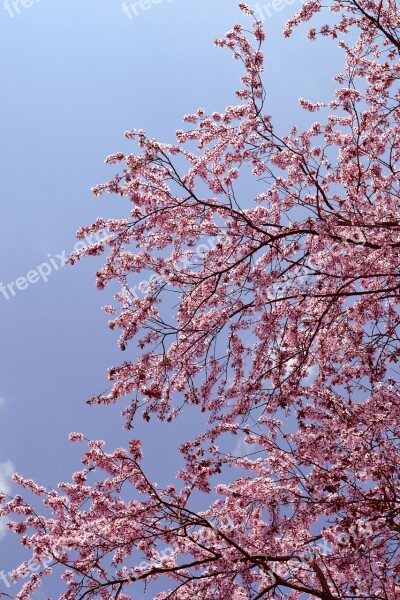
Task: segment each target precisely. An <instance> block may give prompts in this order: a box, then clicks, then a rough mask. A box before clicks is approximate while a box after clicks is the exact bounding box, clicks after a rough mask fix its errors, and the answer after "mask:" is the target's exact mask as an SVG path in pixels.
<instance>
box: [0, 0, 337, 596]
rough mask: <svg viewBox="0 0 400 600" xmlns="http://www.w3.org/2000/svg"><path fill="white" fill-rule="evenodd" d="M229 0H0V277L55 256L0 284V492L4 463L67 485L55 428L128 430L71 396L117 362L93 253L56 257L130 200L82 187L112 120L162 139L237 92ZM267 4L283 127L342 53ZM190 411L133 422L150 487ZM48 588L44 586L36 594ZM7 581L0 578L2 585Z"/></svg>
mask: <svg viewBox="0 0 400 600" xmlns="http://www.w3.org/2000/svg"><path fill="white" fill-rule="evenodd" d="M129 4H132V5H133V4H134V3H129V2H128V5H129ZM237 4H238V3H237V2H236V0H201V1H199V0H172V1H171V2H169V0H159V2H158V3H156V2H155V1H154V0H142V6H146V7H147V9H146V10H144V9H141V8H140V6H141V5H139V4H138V3H136V4H135V9H133V8H129V6H128V10H125V12H124V11H123V5H122V2H121V1H120V0H79V1H78V0H53V2H50V0H19V2H18V3H15V4H14V5H13V4H12V3H11V4H8V5H6V4H3V0H0V33H1V35H0V45H1V52H0V68H1V73H2V84H3V85H2V94H1V97H0V109H1V110H0V115H1V117H0V127H1V147H0V152H1V160H0V165H1V166H0V169H1V175H2V176H1V179H0V186H1V191H0V195H1V196H0V197H1V202H0V228H1V235H0V257H1V258H0V282H2V283H3V284H4V285H5V286H6V285H7V284H8V283H10V282H14V284H15V282H16V281H17V279H18V278H20V277H22V278H25V279H26V275H27V274H28V273H29V272H30V271H32V270H37V267H38V266H40V265H42V264H43V263H44V262H47V263H49V262H51V260H53V261H55V262H53V263H52V264H53V265H57V266H58V267H59V268H58V269H56V267H55V266H54V267H52V270H51V272H50V273H49V274H48V275H46V272H45V271H46V268H45V267H42V272H43V271H44V276H43V277H42V278H40V280H38V281H36V282H32V283H29V282H28V283H29V285H26V286H25V289H20V290H17V289H16V284H15V285H14V288H13V289H14V291H15V296H13V295H12V293H11V292H10V289H9V288H7V287H6V288H5V289H6V290H7V289H8V292H7V294H8V299H7V298H6V295H5V294H4V293H0V331H1V352H0V488H3V489H8V490H9V491H10V492H16V488H15V486H12V485H11V484H10V482H9V476H10V473H11V470H12V469H13V468H15V470H17V471H18V472H20V473H21V474H23V475H25V476H29V477H32V478H33V479H35V480H36V481H37V482H38V483H40V484H43V485H47V486H52V487H55V486H56V484H57V482H59V481H68V480H69V479H70V474H71V472H72V471H74V470H77V469H79V465H80V454H81V451H80V447H79V445H72V444H71V443H70V442H68V440H67V437H68V434H69V432H70V431H82V432H84V433H85V434H86V435H87V436H88V437H93V438H95V439H96V438H97V439H106V440H107V443H108V444H109V447H110V448H113V447H117V446H120V445H123V444H124V440H126V439H127V437H129V436H128V435H127V434H126V433H124V432H123V431H122V420H121V418H120V417H119V412H120V410H121V408H122V406H117V407H115V408H102V407H88V406H87V405H86V404H85V400H86V399H87V398H89V397H90V396H91V395H93V394H94V393H96V392H99V391H101V390H102V389H103V388H104V387H106V384H107V379H106V371H107V368H108V367H109V366H111V365H113V364H118V363H119V362H120V361H121V360H122V357H121V355H120V352H119V351H118V348H117V345H116V336H115V334H114V333H113V332H111V331H110V330H109V329H108V328H107V326H106V325H107V316H106V315H105V314H104V313H103V312H102V311H101V310H100V307H101V306H103V305H104V304H106V303H107V298H106V296H105V295H104V294H101V293H100V292H98V291H97V290H96V288H95V278H94V274H95V271H96V268H97V267H98V265H99V264H100V263H99V261H98V260H97V259H87V260H85V261H84V262H83V263H82V264H78V265H77V266H75V267H73V268H72V267H69V266H64V267H62V268H61V266H60V264H61V263H62V256H63V253H69V251H70V250H72V248H73V246H74V243H75V241H76V240H75V237H74V234H75V231H76V229H77V228H78V227H79V226H81V225H84V224H89V223H90V222H91V221H92V220H94V219H95V218H96V217H97V216H118V215H125V214H127V212H128V204H127V203H126V204H122V203H121V200H116V199H114V198H112V197H110V196H105V197H103V198H100V199H99V198H97V199H95V198H93V197H92V196H91V194H90V188H91V187H92V186H93V185H95V184H96V183H100V182H103V181H105V180H107V179H108V178H109V177H110V176H111V174H112V171H111V170H110V167H106V166H105V165H104V164H103V161H104V158H105V157H106V156H107V155H108V154H112V153H114V152H116V151H120V150H122V151H130V145H129V142H128V141H126V140H124V138H123V132H124V131H125V130H127V129H130V128H132V127H137V128H140V127H142V128H144V129H146V130H147V131H148V132H149V133H150V134H151V135H152V136H154V137H156V138H158V139H161V140H164V141H172V140H173V136H174V132H175V131H176V129H179V128H181V127H182V122H181V117H182V116H183V115H184V114H186V113H189V112H193V111H194V110H195V109H197V108H198V107H199V106H204V107H205V108H206V109H207V110H209V111H213V110H223V109H224V108H225V106H227V105H228V104H233V103H236V102H237V100H236V99H235V96H234V94H233V92H234V90H235V89H236V87H238V78H239V76H240V74H241V71H240V68H239V64H238V62H236V61H233V60H232V58H231V55H230V54H229V52H228V51H226V50H221V49H217V48H215V47H214V45H213V41H214V39H215V37H221V36H222V35H223V34H224V33H225V31H227V30H228V29H230V28H231V26H232V25H233V24H234V23H235V22H237V21H238V20H240V21H243V19H244V18H243V15H242V14H241V13H240V11H239V10H238V8H237ZM255 4H256V3H253V4H252V5H253V6H255ZM260 4H261V5H264V4H267V2H265V1H264V2H261V3H260ZM24 6H25V7H24ZM279 6H281V9H280V10H274V9H273V8H272V7H270V9H269V11H265V12H264V15H265V16H266V19H265V23H264V25H265V28H266V33H267V42H266V44H265V48H264V52H265V55H266V74H265V82H266V88H267V94H268V101H267V107H266V112H267V113H268V114H272V115H274V119H275V123H277V124H278V127H279V128H280V129H281V130H288V129H290V127H291V124H292V123H295V122H298V120H299V119H300V120H301V119H304V116H302V115H301V111H300V109H299V108H298V105H297V99H298V98H299V97H306V98H310V99H312V100H320V99H326V98H329V91H330V88H331V85H332V84H331V81H330V78H331V76H332V75H333V74H334V73H335V64H336V63H337V64H338V65H340V58H341V57H340V54H339V55H338V54H335V53H334V52H333V50H334V47H333V44H327V43H325V44H323V45H322V44H320V43H319V44H318V46H316V45H315V43H311V42H308V41H307V40H306V38H305V29H304V28H302V29H301V30H299V31H298V32H296V34H295V36H294V37H293V38H291V39H289V40H285V39H284V38H283V35H282V28H283V25H284V23H285V21H286V20H287V19H288V18H289V17H290V16H291V15H292V14H293V12H295V11H296V10H297V9H298V8H299V7H300V3H299V2H298V0H296V1H295V2H294V3H293V4H292V5H288V4H284V3H283V2H282V4H281V5H279ZM135 10H136V13H137V14H136V15H135ZM127 12H128V14H127ZM268 12H269V13H270V16H268ZM129 17H130V18H129ZM338 57H339V61H338ZM57 255H58V258H57ZM100 262H101V261H100ZM45 277H47V279H48V281H47V282H45V281H44V278H45ZM31 279H32V281H33V280H34V279H35V278H34V276H32V275H31ZM24 285H25V284H23V283H22V281H20V287H21V288H23V287H24ZM132 351H133V350H131V352H132ZM131 356H132V354H131ZM124 358H125V357H124ZM196 414H197V413H196ZM196 414H195V413H194V412H193V413H190V412H189V413H188V414H187V415H186V417H185V418H184V420H183V421H182V420H181V421H179V422H177V423H176V424H174V425H172V426H171V425H170V426H167V425H163V424H157V423H151V424H150V426H148V425H145V424H142V423H140V424H139V425H138V433H139V435H140V436H141V437H143V439H144V447H145V453H146V464H147V466H148V468H149V471H150V474H151V476H152V477H153V478H154V479H158V480H159V481H160V483H166V482H167V481H168V480H169V479H170V478H171V477H173V475H174V473H175V471H176V461H175V459H174V449H175V448H176V446H177V442H176V440H177V439H178V438H179V437H180V438H181V439H182V438H187V439H188V438H190V437H191V436H192V435H193V433H194V432H197V431H198V430H199V427H200V422H199V421H198V417H196ZM174 461H175V462H174ZM13 466H14V467H13ZM0 535H1V528H0ZM22 557H23V558H29V556H27V555H26V554H23V553H22V550H21V549H20V548H19V540H18V539H17V538H14V536H13V535H12V534H7V535H5V536H4V537H2V539H1V540H0V571H1V570H2V569H3V570H4V571H6V572H7V571H9V570H11V569H13V568H15V567H16V566H17V565H18V564H19V562H20V560H21V558H22ZM51 586H52V584H50V583H49V585H47V586H46V588H45V590H44V591H45V592H46V594H48V595H50V596H51V595H52V587H51ZM17 587H18V586H13V587H12V588H10V589H8V590H5V588H4V586H2V584H1V582H0V591H2V589H3V591H7V592H8V593H10V594H12V595H14V594H15V593H16V592H17V589H16V588H17ZM14 588H15V589H14ZM39 596H40V594H39V595H38V597H39Z"/></svg>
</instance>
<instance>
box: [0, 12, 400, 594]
mask: <svg viewBox="0 0 400 600" xmlns="http://www.w3.org/2000/svg"><path fill="white" fill-rule="evenodd" d="M240 8H241V9H242V11H243V12H244V13H246V15H248V17H249V20H251V21H252V25H253V29H252V31H250V32H249V31H245V30H244V29H243V27H242V26H241V25H239V24H238V25H235V26H234V28H233V29H232V30H231V31H229V32H228V33H227V34H226V36H225V37H224V38H223V39H221V40H217V41H216V44H217V45H218V46H221V47H227V48H228V49H229V50H231V51H232V52H233V56H234V57H235V58H236V59H238V60H240V61H241V62H242V63H243V68H244V75H243V77H242V79H241V82H242V89H240V90H239V91H238V92H237V95H238V97H239V99H240V104H239V105H237V106H229V107H228V108H227V109H226V110H225V112H224V113H213V114H212V115H208V114H206V113H205V111H204V110H203V109H199V110H198V112H197V113H196V114H190V115H186V116H185V117H184V121H185V122H186V123H187V124H189V125H188V126H187V128H186V130H185V131H183V130H181V131H178V132H177V143H176V144H162V143H159V142H157V141H156V140H154V139H148V138H147V137H146V134H145V133H144V132H143V131H141V130H140V131H137V132H136V131H135V130H132V131H129V132H127V133H126V136H127V137H128V138H129V139H131V140H133V141H135V142H137V143H138V147H139V148H138V152H137V153H136V154H132V155H128V156H125V155H124V154H122V153H117V154H114V155H112V156H109V157H108V159H107V162H108V163H110V164H119V163H125V166H124V167H123V169H122V172H121V173H120V174H118V175H116V176H115V177H114V178H113V179H112V180H111V181H110V182H108V183H107V184H103V185H99V186H97V187H96V188H94V190H93V191H94V194H95V195H99V194H102V193H104V192H110V193H113V194H119V195H120V196H122V197H126V198H129V200H130V202H131V213H130V215H129V216H127V218H126V219H115V220H107V221H105V220H102V219H98V220H97V221H96V222H95V223H94V224H93V225H92V226H90V227H83V228H82V229H81V230H80V231H79V232H78V237H81V238H83V237H84V236H85V235H86V234H88V233H95V232H96V233H101V234H102V235H104V236H105V241H104V242H98V243H96V244H93V245H92V246H91V247H89V248H87V249H83V250H82V251H80V252H78V253H77V254H76V255H74V256H72V257H71V262H74V261H75V260H77V259H80V258H81V256H83V255H84V254H94V255H96V254H101V253H103V252H106V251H107V258H106V262H105V265H104V267H103V268H102V269H101V270H100V271H98V273H97V285H98V287H99V288H100V289H102V288H104V287H105V286H106V285H107V284H109V282H113V281H116V282H118V284H119V291H118V293H117V294H116V296H115V298H116V306H107V307H105V310H106V311H107V312H108V313H110V314H111V315H112V320H111V321H110V327H111V328H112V329H114V328H116V329H119V330H120V331H121V335H120V342H119V343H120V347H121V350H125V349H126V348H127V347H128V345H129V344H130V343H132V341H133V340H135V341H136V343H137V344H138V347H139V348H140V349H141V353H140V356H139V358H138V359H137V360H135V361H129V360H126V361H125V362H124V363H123V364H122V365H121V366H118V367H113V368H111V369H110V371H109V379H110V381H111V387H110V390H109V393H105V394H100V395H98V396H96V397H95V398H92V400H91V402H92V403H106V404H108V403H113V402H116V401H118V400H119V399H121V398H122V397H126V396H127V397H128V398H129V407H128V408H127V409H126V410H125V412H124V416H125V418H126V424H125V426H126V427H127V428H128V429H129V428H131V427H132V423H133V422H134V419H136V418H138V417H137V413H138V412H140V411H142V414H143V417H144V418H145V419H146V420H150V419H151V417H152V416H153V415H155V416H157V417H158V418H160V419H165V420H168V421H170V420H172V419H175V418H178V417H179V414H180V413H181V412H182V411H184V410H185V407H186V406H187V405H189V404H192V405H197V406H198V409H199V411H202V412H203V413H205V414H206V415H207V417H208V423H209V427H208V429H207V430H206V431H205V432H204V433H203V434H202V435H201V436H199V437H198V438H197V439H195V440H191V441H189V442H187V443H185V444H183V445H182V448H181V452H182V455H183V457H184V460H185V468H184V469H182V470H181V471H180V473H179V478H180V484H179V485H178V484H175V485H170V486H168V487H167V488H165V489H159V487H158V486H157V484H156V483H154V482H152V481H150V480H149V478H148V477H147V476H146V474H145V473H144V471H143V469H142V467H141V458H142V455H141V446H140V441H139V440H135V439H133V440H132V441H131V443H130V445H129V448H127V449H122V448H120V449H117V450H115V451H114V452H111V453H107V452H106V451H105V449H104V447H103V445H104V442H100V441H89V440H88V443H89V449H88V451H87V452H86V454H85V455H84V456H83V459H82V463H83V466H84V468H83V470H81V471H79V472H77V473H74V475H73V481H72V483H68V484H67V483H63V484H60V486H59V487H60V491H59V492H56V491H46V490H45V488H43V487H39V486H37V485H36V484H35V483H34V482H33V481H31V480H26V479H24V478H22V477H20V476H18V475H17V476H15V479H16V481H18V482H19V483H21V485H22V486H24V487H25V488H28V489H29V490H31V491H32V492H34V493H37V494H39V496H41V497H42V498H43V501H44V505H45V507H46V508H47V509H48V510H49V511H50V513H51V515H50V517H49V516H45V515H38V514H37V513H36V512H35V509H34V508H33V506H32V505H31V504H29V503H28V502H27V501H26V500H25V499H23V498H22V496H17V497H16V498H13V499H11V500H9V499H6V498H3V507H2V514H3V515H11V514H15V515H17V517H16V520H15V521H11V522H10V528H11V529H13V530H14V531H16V532H17V533H19V534H21V535H22V543H23V544H24V545H25V546H27V547H29V548H32V550H33V552H34V558H35V560H36V562H37V563H41V562H42V561H43V559H44V557H45V556H48V555H50V556H51V557H52V563H53V564H54V565H57V564H58V565H62V566H64V567H65V569H64V574H63V579H64V581H65V586H66V591H65V592H64V593H63V594H62V595H61V596H60V598H65V599H67V598H94V597H98V596H99V597H102V598H119V599H120V600H125V599H127V598H138V597H139V596H138V595H136V594H139V593H140V592H141V590H142V589H143V584H145V585H147V584H149V583H150V582H151V581H154V580H155V579H159V578H160V579H161V581H163V582H164V583H165V588H164V589H165V591H164V592H162V593H157V594H156V596H155V597H156V598H157V600H166V599H167V598H168V599H177V600H178V599H179V600H187V599H189V598H195V599H196V600H197V599H199V600H200V599H202V600H203V599H204V600H215V599H219V600H222V599H225V598H234V599H235V600H242V599H243V600H244V599H246V598H248V599H251V600H257V599H260V598H276V599H283V598H287V599H290V600H294V599H298V600H300V599H301V600H302V599H303V598H321V599H322V600H339V599H345V598H346V599H349V598H351V599H359V598H363V599H374V600H393V599H395V598H400V586H399V569H400V563H399V549H398V541H399V532H400V521H399V513H400V487H399V467H398V465H399V415H400V401H399V376H398V370H397V363H398V360H399V355H400V346H399V337H398V325H399V288H400V280H399V274H400V271H399V258H398V257H399V248H400V211H399V202H400V194H399V178H400V171H399V169H398V161H399V156H400V129H399V121H400V104H399V101H400V92H399V86H398V82H399V77H400V66H399V62H398V58H399V52H400V37H399V36H400V10H399V7H398V6H397V4H396V3H395V2H394V1H393V0H377V1H373V0H333V1H332V2H329V10H330V11H331V13H333V15H332V16H331V17H329V19H328V20H329V24H327V25H324V26H322V27H321V28H319V29H318V30H317V29H316V28H312V29H310V31H309V34H308V36H309V38H310V39H311V40H314V39H315V38H316V37H317V36H325V37H327V38H328V39H331V40H333V43H335V44H336V43H337V42H338V44H339V47H340V48H341V49H342V50H343V52H344V55H345V65H344V70H343V73H340V74H338V75H337V76H336V77H335V80H336V82H337V89H336V92H335V98H334V99H333V100H332V101H331V102H330V103H329V104H324V103H320V102H311V101H308V100H303V99H302V100H300V103H301V104H302V106H303V107H304V108H305V109H306V110H308V111H310V112H316V111H319V112H320V113H321V115H322V116H321V119H320V121H318V122H314V123H312V124H311V126H310V127H309V128H308V129H306V130H304V131H301V132H299V130H298V128H296V127H293V128H292V129H291V131H290V132H288V133H287V134H286V135H279V134H278V133H277V132H276V130H275V128H274V126H273V123H272V118H271V117H269V116H266V115H265V114H264V102H265V90H264V87H263V82H262V70H263V55H262V52H261V46H262V42H263V40H264V33H263V28H262V23H261V22H260V21H259V20H257V19H255V18H254V13H253V11H252V10H251V9H250V8H249V7H248V6H247V5H246V4H243V3H242V4H240ZM325 10H326V7H323V6H322V4H321V3H320V1H319V0H311V1H308V2H306V3H305V4H304V5H303V6H302V8H301V10H300V11H299V13H297V15H295V16H294V17H293V18H292V19H291V20H290V21H289V22H288V24H287V25H286V28H285V35H286V36H289V35H290V34H291V33H292V30H293V28H294V27H295V26H297V25H298V24H300V23H303V22H306V21H308V20H310V19H312V18H313V17H314V15H315V14H316V13H318V12H321V11H325ZM246 18H247V17H246ZM335 19H336V20H335ZM335 40H336V41H335ZM346 40H347V41H346ZM249 176H251V178H252V179H253V183H252V184H251V185H250V184H249V183H248V180H249ZM242 178H243V179H244V180H245V182H246V183H245V185H243V186H242V187H240V182H241V180H242ZM253 191H254V195H253V197H252V198H251V199H250V198H249V193H251V194H252V193H253ZM138 273H145V275H146V277H147V280H146V283H145V284H144V285H143V286H142V290H141V293H140V294H138V293H137V292H136V290H135V289H133V288H132V287H130V286H131V280H132V274H138ZM142 276H143V275H142ZM172 306H175V308H174V309H172ZM240 435H244V436H245V440H246V442H247V444H248V445H249V446H248V448H250V450H249V451H248V452H247V453H246V454H245V455H243V456H240V457H237V456H233V455H232V454H231V453H228V452H224V451H223V448H224V444H225V441H226V439H230V438H231V437H232V436H240ZM82 439H83V435H82V434H78V433H76V434H71V440H72V441H80V440H82ZM217 443H218V445H217ZM238 468H239V469H240V471H238ZM238 473H240V476H238ZM232 478H233V482H231V481H232ZM91 481H92V483H91V484H90V482H91ZM215 481H217V483H215ZM229 481H230V483H229ZM197 490H201V491H203V492H206V493H207V494H209V495H210V498H212V492H215V493H216V494H217V496H216V499H215V500H210V502H209V505H208V508H207V510H205V511H203V512H196V511H195V510H193V508H192V504H191V499H192V495H193V493H195V492H196V491H197ZM165 546H167V547H168V552H166V551H164V552H163V548H164V549H165ZM24 568H25V571H26V565H25V567H24V566H22V567H21V568H20V569H19V570H18V572H17V574H16V577H17V578H18V577H20V578H21V577H22V576H23V574H24ZM50 572H51V566H48V565H47V564H46V567H43V568H42V569H41V570H39V571H38V572H37V573H35V574H34V575H32V576H31V577H30V579H29V581H28V582H27V583H25V584H24V587H23V589H22V592H21V593H20V594H19V595H18V598H21V599H22V598H30V597H31V594H32V593H33V591H34V590H35V589H36V588H37V587H38V586H39V585H40V582H41V580H42V579H43V577H44V576H45V575H47V574H49V573H50ZM131 594H132V595H131Z"/></svg>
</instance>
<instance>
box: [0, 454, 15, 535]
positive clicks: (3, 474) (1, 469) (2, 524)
mask: <svg viewBox="0 0 400 600" xmlns="http://www.w3.org/2000/svg"><path fill="white" fill-rule="evenodd" d="M14 472H15V466H14V463H12V462H11V461H10V460H7V461H5V462H2V463H0V492H3V494H9V493H10V492H11V477H12V475H13V473H14ZM7 520H8V519H7V518H0V540H2V539H3V537H4V536H5V535H6V533H7V531H8V529H7Z"/></svg>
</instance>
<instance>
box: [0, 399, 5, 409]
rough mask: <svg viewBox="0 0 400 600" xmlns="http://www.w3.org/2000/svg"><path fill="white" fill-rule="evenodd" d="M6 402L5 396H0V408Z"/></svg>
mask: <svg viewBox="0 0 400 600" xmlns="http://www.w3.org/2000/svg"><path fill="white" fill-rule="evenodd" d="M5 404H6V401H5V400H4V398H3V396H0V408H3V407H4V406H5Z"/></svg>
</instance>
